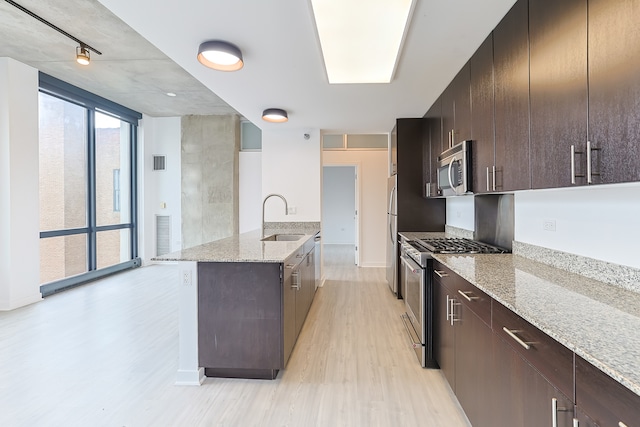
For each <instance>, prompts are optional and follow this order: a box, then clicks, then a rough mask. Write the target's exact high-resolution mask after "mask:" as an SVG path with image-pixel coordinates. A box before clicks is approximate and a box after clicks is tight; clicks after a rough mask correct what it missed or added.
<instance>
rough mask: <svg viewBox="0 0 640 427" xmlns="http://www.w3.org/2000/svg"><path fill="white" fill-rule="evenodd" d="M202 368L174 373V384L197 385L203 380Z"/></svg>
mask: <svg viewBox="0 0 640 427" xmlns="http://www.w3.org/2000/svg"><path fill="white" fill-rule="evenodd" d="M204 378H205V376H204V368H198V370H189V371H181V370H178V373H177V374H176V382H175V384H176V385H197V386H200V385H202V383H203V382H204Z"/></svg>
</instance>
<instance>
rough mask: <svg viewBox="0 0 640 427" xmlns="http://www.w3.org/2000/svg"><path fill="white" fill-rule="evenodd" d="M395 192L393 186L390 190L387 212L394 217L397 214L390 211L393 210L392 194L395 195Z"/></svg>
mask: <svg viewBox="0 0 640 427" xmlns="http://www.w3.org/2000/svg"><path fill="white" fill-rule="evenodd" d="M395 192H396V187H395V185H394V186H393V188H392V189H391V194H390V195H389V210H388V211H387V212H388V213H390V214H394V215H395V214H396V213H397V212H394V211H393V210H392V208H393V197H394V195H393V193H395Z"/></svg>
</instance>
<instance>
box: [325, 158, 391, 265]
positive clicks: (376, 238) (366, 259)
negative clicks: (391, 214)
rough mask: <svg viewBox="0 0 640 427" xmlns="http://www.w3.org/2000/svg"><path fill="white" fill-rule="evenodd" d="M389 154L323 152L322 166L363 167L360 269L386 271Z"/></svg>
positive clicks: (361, 181) (361, 182) (361, 179)
mask: <svg viewBox="0 0 640 427" xmlns="http://www.w3.org/2000/svg"><path fill="white" fill-rule="evenodd" d="M387 156H388V154H387V151H384V150H379V151H323V152H322V162H323V165H344V164H359V165H360V176H359V180H360V212H359V213H360V251H359V252H360V266H361V267H384V266H385V264H386V232H387V170H388V157H387Z"/></svg>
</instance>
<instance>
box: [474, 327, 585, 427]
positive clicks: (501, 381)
mask: <svg viewBox="0 0 640 427" xmlns="http://www.w3.org/2000/svg"><path fill="white" fill-rule="evenodd" d="M492 344H493V354H492V359H493V363H494V366H493V368H492V372H493V373H494V379H493V380H492V381H491V382H490V383H489V385H488V388H487V390H486V392H487V393H492V394H493V396H494V399H493V400H492V412H493V414H492V422H491V423H490V424H487V425H490V426H522V427H545V426H549V427H551V426H552V425H558V426H559V427H571V426H572V423H573V402H572V400H571V399H569V398H568V397H567V396H565V395H564V394H563V393H561V392H560V391H559V390H558V389H556V388H555V387H554V386H553V385H552V384H551V383H549V381H547V380H546V379H545V377H543V376H542V375H541V374H540V373H539V372H538V371H537V370H536V369H535V368H534V367H532V366H531V365H530V364H529V363H527V361H526V360H524V359H523V358H522V357H521V356H520V355H519V354H518V353H517V352H515V351H514V350H513V348H512V347H511V346H510V344H507V343H506V342H505V341H504V340H503V339H502V338H501V337H499V336H498V335H497V334H494V338H493V340H492ZM483 392H484V391H483ZM554 399H555V402H556V403H555V405H554ZM554 406H555V407H556V409H557V410H556V412H555V416H556V417H557V424H553V417H554V413H553V412H552V408H554ZM474 427H476V425H475V424H474Z"/></svg>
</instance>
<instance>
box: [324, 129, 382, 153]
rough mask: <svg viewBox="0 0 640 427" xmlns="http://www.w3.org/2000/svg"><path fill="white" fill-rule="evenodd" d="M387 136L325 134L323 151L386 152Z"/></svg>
mask: <svg viewBox="0 0 640 427" xmlns="http://www.w3.org/2000/svg"><path fill="white" fill-rule="evenodd" d="M388 147H389V135H388V134H386V133H380V134H346V135H340V134H325V135H323V136H322V149H323V150H387V149H388Z"/></svg>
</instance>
